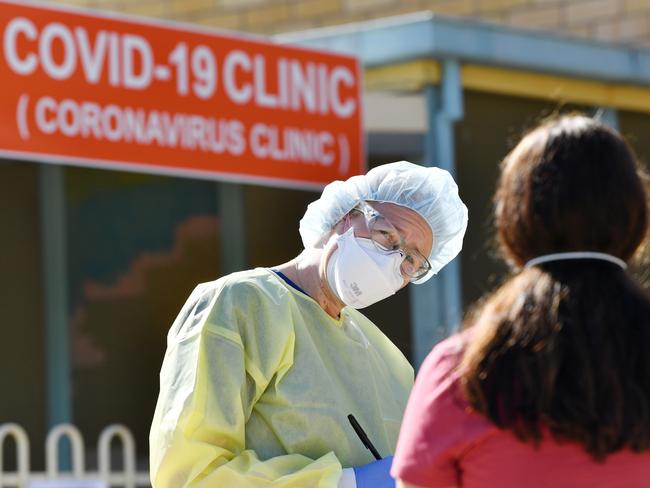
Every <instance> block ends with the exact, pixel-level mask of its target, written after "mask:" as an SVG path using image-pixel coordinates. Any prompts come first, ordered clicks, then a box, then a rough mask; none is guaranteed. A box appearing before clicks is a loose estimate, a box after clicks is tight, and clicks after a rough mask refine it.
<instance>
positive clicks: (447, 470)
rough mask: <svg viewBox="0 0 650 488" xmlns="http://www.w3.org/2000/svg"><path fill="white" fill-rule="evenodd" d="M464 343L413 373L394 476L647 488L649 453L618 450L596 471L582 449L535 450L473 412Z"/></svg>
mask: <svg viewBox="0 0 650 488" xmlns="http://www.w3.org/2000/svg"><path fill="white" fill-rule="evenodd" d="M466 340H467V333H466V332H465V333H463V334H458V335H455V336H452V337H450V338H449V339H447V340H445V341H443V342H441V343H440V344H438V345H437V346H436V347H435V348H434V349H433V351H432V352H431V353H430V354H429V356H428V357H427V359H426V360H425V362H424V363H423V364H422V368H421V369H420V372H419V373H418V377H417V379H416V381H415V386H414V388H413V391H412V392H411V397H410V399H409V402H408V406H407V407H406V413H405V415H404V420H403V422H402V430H401V432H400V437H399V441H398V443H397V451H396V453H395V459H394V461H393V467H392V469H391V474H392V476H393V477H395V478H400V479H402V480H403V481H405V482H407V483H410V484H413V485H418V486H423V487H441V488H442V487H444V488H447V487H455V486H460V487H463V488H493V487H500V488H509V487H517V488H520V487H522V486H525V487H526V488H542V487H544V488H551V487H552V488H564V487H566V488H569V487H570V488H581V487H589V488H592V487H598V488H614V487H616V488H622V487H625V488H641V487H644V488H647V487H650V451H645V452H644V453H642V454H635V453H632V452H631V451H628V450H625V451H620V452H618V453H616V454H613V455H610V456H608V457H607V459H606V461H605V462H604V463H602V464H598V463H596V462H595V461H593V459H592V458H591V457H590V456H589V455H588V454H587V453H586V452H585V451H584V450H583V449H582V447H581V446H580V445H579V444H574V443H570V442H567V443H562V444H560V443H558V442H556V441H554V440H553V439H552V438H551V436H550V434H549V433H548V432H546V433H545V434H544V440H542V442H541V444H540V447H539V449H535V447H534V446H533V445H532V444H529V443H523V442H520V441H518V440H517V439H516V438H515V436H514V435H513V434H511V433H510V431H505V430H499V429H497V428H496V427H495V426H494V425H493V424H492V423H491V422H490V421H489V420H487V419H486V418H485V417H483V416H481V415H479V414H477V413H475V412H473V411H472V410H471V408H470V406H469V405H468V403H467V401H466V400H465V399H464V396H463V394H462V390H461V389H460V382H459V377H460V374H459V373H458V371H457V369H456V366H457V365H458V363H459V361H460V359H461V357H462V354H463V349H464V343H465V341H466Z"/></svg>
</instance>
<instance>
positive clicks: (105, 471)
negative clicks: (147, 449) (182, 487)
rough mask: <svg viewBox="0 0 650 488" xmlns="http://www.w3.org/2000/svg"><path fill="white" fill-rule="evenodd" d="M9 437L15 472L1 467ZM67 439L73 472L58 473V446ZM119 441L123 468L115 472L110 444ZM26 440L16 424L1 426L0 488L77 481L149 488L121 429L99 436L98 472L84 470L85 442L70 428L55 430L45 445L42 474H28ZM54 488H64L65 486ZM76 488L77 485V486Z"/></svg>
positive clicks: (130, 442) (126, 431) (108, 487)
mask: <svg viewBox="0 0 650 488" xmlns="http://www.w3.org/2000/svg"><path fill="white" fill-rule="evenodd" d="M8 437H12V438H13V439H14V442H15V445H16V471H12V472H7V471H5V469H4V466H3V459H4V445H5V441H6V439H7V438H8ZM64 437H67V438H68V439H69V441H70V446H71V453H72V470H71V471H59V443H60V440H61V439H62V438H64ZM114 438H118V439H119V440H120V442H121V448H122V459H123V462H122V467H121V469H120V470H118V471H114V470H113V469H112V467H111V442H112V440H113V439H114ZM29 448H30V445H29V437H28V436H27V433H26V432H25V430H24V429H23V428H22V427H21V426H20V425H18V424H11V423H10V424H1V425H0V488H9V487H12V488H16V487H17V488H29V486H30V483H35V482H42V481H60V482H62V481H66V480H70V481H71V483H70V485H71V486H72V485H73V484H74V483H73V482H72V481H73V480H76V481H75V483H77V484H78V483H79V481H89V482H90V481H98V482H99V483H100V485H99V486H104V487H106V488H111V487H120V488H136V487H150V486H151V484H150V482H149V474H148V473H147V472H143V471H140V472H138V471H137V469H136V453H135V441H134V440H133V435H132V434H131V432H130V431H129V429H127V428H126V427H124V426H122V425H117V424H115V425H109V426H108V427H106V428H105V429H104V430H103V431H102V433H101V434H100V436H99V440H98V442H97V454H98V458H97V465H98V470H97V471H87V470H86V466H85V446H84V440H83V437H82V435H81V432H79V430H78V429H77V428H76V427H75V426H73V425H70V424H61V425H58V426H56V427H54V428H53V429H52V430H51V431H50V432H49V434H48V435H47V439H46V441H45V472H33V471H31V470H30V468H31V467H30V457H29V453H30V449H29ZM57 486H61V487H64V486H65V483H62V484H59V485H57ZM77 486H78V485H77Z"/></svg>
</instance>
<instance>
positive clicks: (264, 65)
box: [0, 0, 365, 187]
mask: <svg viewBox="0 0 650 488" xmlns="http://www.w3.org/2000/svg"><path fill="white" fill-rule="evenodd" d="M0 35H1V36H2V52H1V53H0V80H2V84H1V90H0V155H2V156H5V157H9V158H23V159H29V160H39V161H44V162H53V163H61V164H74V165H83V166H89V167H102V168H113V169H120V170H130V171H146V172H155V173H164V174H177V175H178V174H180V175H185V176H191V177H199V178H214V179H221V180H232V181H243V182H261V183H268V184H275V185H283V186H296V187H322V186H323V185H324V184H326V183H328V182H330V181H332V180H335V179H345V178H347V177H349V176H352V175H354V174H359V173H362V172H363V171H364V169H365V156H364V148H363V132H362V127H361V100H360V91H361V75H360V68H359V63H358V61H357V60H356V59H355V58H352V57H348V56H341V55H338V54H331V53H327V52H323V51H317V50H312V49H303V48H297V47H291V46H285V45H278V44H274V43H272V42H270V41H265V40H262V39H259V38H252V37H238V36H235V35H233V34H223V33H216V32H212V31H210V30H206V29H200V28H198V27H192V26H187V25H182V26H179V25H176V24H171V23H162V22H159V21H149V20H144V19H133V18H130V17H123V16H117V15H114V14H110V15H109V14H99V13H88V12H86V11H81V10H74V9H70V8H67V7H54V6H41V5H35V4H24V3H22V2H19V1H13V0H12V1H6V0H0Z"/></svg>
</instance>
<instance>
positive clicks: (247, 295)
mask: <svg viewBox="0 0 650 488" xmlns="http://www.w3.org/2000/svg"><path fill="white" fill-rule="evenodd" d="M466 227H467V209H466V207H465V205H463V203H462V201H461V200H460V198H459V196H458V187H457V186H456V184H455V182H454V181H453V179H452V177H451V176H450V175H449V173H447V172H446V171H444V170H442V169H439V168H425V167H422V166H418V165H415V164H411V163H409V162H406V161H400V162H397V163H392V164H386V165H383V166H379V167H377V168H374V169H372V170H371V171H369V172H368V174H366V175H361V176H354V177H352V178H350V179H348V180H347V181H336V182H334V183H331V184H329V185H328V186H327V187H326V188H325V190H324V191H323V194H322V196H321V197H320V199H318V200H316V201H315V202H313V203H311V204H310V205H309V206H308V208H307V211H306V213H305V215H304V217H303V218H302V220H301V221H300V234H301V237H302V241H303V244H304V247H305V249H304V251H303V252H302V253H301V254H300V255H299V256H298V257H296V258H295V259H293V260H291V261H289V262H287V263H285V264H282V265H280V266H276V267H274V268H270V269H267V268H257V269H253V270H249V271H243V272H238V273H233V274H231V275H228V276H225V277H222V278H220V279H219V280H217V281H214V282H211V283H205V284H202V285H199V286H198V287H197V288H196V289H195V290H194V292H193V293H192V294H191V296H190V298H189V299H188V301H187V303H186V304H185V305H184V307H183V308H182V310H181V312H180V314H179V316H178V318H177V319H176V321H175V322H174V324H173V325H172V327H171V330H170V331H169V334H168V337H167V343H168V345H167V352H166V354H165V359H164V362H163V366H162V371H161V373H160V395H159V398H158V404H157V406H156V412H155V416H154V419H153V424H152V426H151V433H150V454H151V460H150V461H151V464H150V469H151V481H152V484H153V486H154V487H155V488H183V487H228V488H230V487H236V488H246V487H267V486H273V487H278V488H280V487H282V488H284V487H301V488H304V487H321V488H329V487H331V488H338V487H340V488H343V487H345V488H347V487H358V488H366V487H374V488H382V487H392V486H394V481H393V479H392V478H391V477H390V475H389V468H390V464H391V461H392V458H391V455H392V453H393V450H394V448H395V444H396V441H397V435H398V430H399V426H400V422H401V420H402V414H403V411H404V408H405V406H406V401H407V398H408V395H409V392H410V390H411V387H412V383H413V369H412V367H411V366H410V364H409V363H408V361H407V360H406V358H405V357H404V356H403V355H402V353H401V352H400V351H399V350H398V349H397V347H396V346H395V345H394V344H392V343H391V341H390V340H389V339H388V338H387V337H386V336H385V335H384V334H383V333H382V332H381V331H380V330H379V329H378V328H377V326H375V325H374V324H373V323H372V322H371V321H370V320H368V319H367V318H366V317H365V316H364V315H363V314H362V313H361V312H359V310H358V309H361V308H364V307H367V306H369V305H371V304H373V303H376V302H378V301H380V300H383V299H385V298H387V297H389V296H391V295H393V294H394V293H395V292H397V291H398V290H399V289H401V288H403V287H405V286H406V285H408V284H409V283H422V282H425V281H427V280H428V279H430V278H431V277H432V276H433V275H434V274H435V273H437V272H438V271H439V270H440V269H441V268H442V267H443V266H444V265H445V264H447V263H448V262H449V261H450V260H451V259H453V258H454V257H455V256H456V255H457V254H458V253H459V252H460V249H461V247H462V241H463V236H464V233H465V229H466ZM348 415H353V416H354V417H355V418H356V420H357V421H358V423H359V424H360V425H361V427H362V428H363V429H364V430H365V432H366V434H367V436H368V438H369V439H370V441H371V442H372V443H373V444H374V446H375V448H376V449H377V451H378V452H379V454H380V456H382V457H383V459H381V460H378V461H375V460H374V458H373V456H372V455H371V454H370V451H369V450H368V449H366V447H365V446H364V444H363V443H362V442H361V440H360V438H359V437H358V436H357V434H356V432H355V430H354V429H353V428H352V426H351V425H350V422H348V418H347V416H348Z"/></svg>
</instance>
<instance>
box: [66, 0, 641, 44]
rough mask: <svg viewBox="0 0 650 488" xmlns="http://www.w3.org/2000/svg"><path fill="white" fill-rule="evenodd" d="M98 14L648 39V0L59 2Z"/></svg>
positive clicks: (264, 29)
mask: <svg viewBox="0 0 650 488" xmlns="http://www.w3.org/2000/svg"><path fill="white" fill-rule="evenodd" d="M57 1H58V2H59V3H67V4H73V5H79V6H85V7H92V8H97V9H102V10H116V11H120V12H124V13H129V14H136V15H144V16H151V17H160V18H166V19H174V20H181V21H186V22H193V23H198V24H203V25H206V26H211V27H220V28H225V29H234V30H239V31H247V32H254V33H261V34H275V33H279V32H290V31H296V30H304V29H311V28H314V27H322V26H330V25H336V24H343V23H348V22H354V21H361V20H368V19H373V18H380V17H387V16H391V15H398V14H404V13H409V12H417V11H423V10H430V11H433V12H435V13H439V14H443V15H454V16H463V17H470V18H475V19H476V18H479V19H484V20H487V21H492V22H497V23H499V24H505V25H509V26H515V27H520V28H523V29H533V30H546V31H552V32H556V33H557V32H559V33H562V34H565V35H570V36H578V37H583V38H591V39H600V40H606V41H614V42H622V43H629V42H641V43H648V42H650V0H57Z"/></svg>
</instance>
